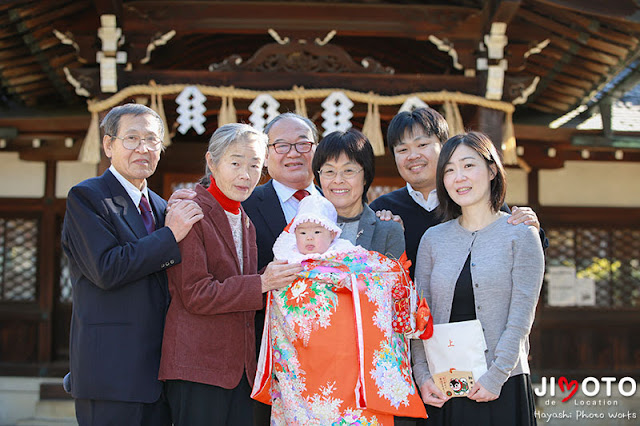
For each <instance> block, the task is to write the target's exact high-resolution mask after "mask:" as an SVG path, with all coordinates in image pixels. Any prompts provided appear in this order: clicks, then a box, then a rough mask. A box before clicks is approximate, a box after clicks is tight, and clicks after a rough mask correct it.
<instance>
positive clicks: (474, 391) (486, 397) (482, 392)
mask: <svg viewBox="0 0 640 426" xmlns="http://www.w3.org/2000/svg"><path fill="white" fill-rule="evenodd" d="M498 396H499V395H496V394H495V393H491V392H489V391H488V390H487V389H486V388H484V387H483V386H482V385H481V384H480V383H476V384H475V385H473V387H472V388H471V390H470V391H469V395H467V398H469V399H472V400H474V401H475V402H489V401H493V400H494V399H498Z"/></svg>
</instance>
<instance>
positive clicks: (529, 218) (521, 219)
mask: <svg viewBox="0 0 640 426" xmlns="http://www.w3.org/2000/svg"><path fill="white" fill-rule="evenodd" d="M507 222H509V223H510V224H512V225H517V224H519V223H524V224H525V225H533V226H535V227H536V229H537V230H538V231H540V222H539V221H538V216H537V215H536V212H534V211H533V210H531V207H516V206H513V207H512V208H511V217H510V218H509V219H507Z"/></svg>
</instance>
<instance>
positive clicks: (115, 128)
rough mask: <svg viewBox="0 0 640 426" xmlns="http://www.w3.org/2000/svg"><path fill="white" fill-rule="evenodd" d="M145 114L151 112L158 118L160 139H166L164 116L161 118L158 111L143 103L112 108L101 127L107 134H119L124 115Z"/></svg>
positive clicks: (150, 113)
mask: <svg viewBox="0 0 640 426" xmlns="http://www.w3.org/2000/svg"><path fill="white" fill-rule="evenodd" d="M144 114H149V115H151V116H153V118H155V119H156V121H157V122H158V128H159V129H160V134H159V135H158V137H159V138H160V139H164V132H165V129H164V123H163V122H162V118H160V116H159V115H158V113H157V112H155V111H154V110H152V109H151V108H149V107H148V106H145V105H142V104H134V103H129V104H124V105H120V106H117V107H115V108H111V111H109V113H108V114H107V115H106V116H105V117H104V118H103V119H102V123H100V127H102V130H103V131H104V134H105V135H109V136H117V135H118V132H119V131H120V119H121V118H122V116H123V115H134V116H138V115H144ZM163 149H164V144H163Z"/></svg>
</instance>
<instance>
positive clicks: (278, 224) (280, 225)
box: [258, 180, 287, 238]
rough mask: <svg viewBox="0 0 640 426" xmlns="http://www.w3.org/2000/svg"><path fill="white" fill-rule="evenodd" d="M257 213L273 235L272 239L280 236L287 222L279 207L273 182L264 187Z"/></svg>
mask: <svg viewBox="0 0 640 426" xmlns="http://www.w3.org/2000/svg"><path fill="white" fill-rule="evenodd" d="M258 211H259V212H260V214H261V215H262V216H263V217H264V221H265V223H266V224H267V226H268V227H269V230H270V231H271V233H272V234H273V237H274V238H278V235H280V233H281V232H282V230H283V229H284V228H285V226H287V220H286V219H285V217H284V212H283V211H282V207H281V206H280V199H279V198H278V194H276V190H275V189H274V187H273V181H271V180H270V181H269V182H267V183H266V184H265V186H264V193H263V194H262V197H261V199H260V205H259V209H258Z"/></svg>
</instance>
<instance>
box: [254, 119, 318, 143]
mask: <svg viewBox="0 0 640 426" xmlns="http://www.w3.org/2000/svg"><path fill="white" fill-rule="evenodd" d="M285 118H294V119H296V118H297V119H298V120H300V121H302V122H303V123H304V124H306V125H307V127H308V128H309V130H311V134H312V136H313V142H315V143H318V140H319V139H320V137H319V135H318V128H317V127H316V125H315V124H313V121H311V120H310V119H308V118H307V117H303V116H302V115H298V114H296V113H295V112H283V113H282V114H280V115H277V116H276V117H275V118H274V119H273V120H271V121H270V122H269V123H267V125H266V126H265V127H264V132H265V133H266V134H269V130H271V128H272V127H273V125H274V124H276V123H277V122H278V121H280V120H282V119H285Z"/></svg>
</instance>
